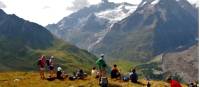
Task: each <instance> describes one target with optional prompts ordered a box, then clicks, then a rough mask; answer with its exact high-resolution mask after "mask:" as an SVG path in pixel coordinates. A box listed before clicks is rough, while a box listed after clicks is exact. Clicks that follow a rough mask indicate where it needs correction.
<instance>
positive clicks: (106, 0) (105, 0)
mask: <svg viewBox="0 0 200 87" xmlns="http://www.w3.org/2000/svg"><path fill="white" fill-rule="evenodd" d="M101 2H102V3H109V1H108V0H101Z"/></svg>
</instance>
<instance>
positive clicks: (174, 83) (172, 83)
mask: <svg viewBox="0 0 200 87" xmlns="http://www.w3.org/2000/svg"><path fill="white" fill-rule="evenodd" d="M167 82H169V83H170V86H171V87H182V86H181V84H180V83H179V82H178V81H176V80H173V79H171V77H169V78H168V79H167Z"/></svg>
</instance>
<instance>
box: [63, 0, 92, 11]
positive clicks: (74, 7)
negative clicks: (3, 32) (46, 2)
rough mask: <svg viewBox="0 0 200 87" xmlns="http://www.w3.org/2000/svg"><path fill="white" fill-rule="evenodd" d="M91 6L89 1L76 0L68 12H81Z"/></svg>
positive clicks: (68, 8)
mask: <svg viewBox="0 0 200 87" xmlns="http://www.w3.org/2000/svg"><path fill="white" fill-rule="evenodd" d="M88 5H89V2H88V0H74V1H73V2H72V6H71V7H67V10H72V11H76V10H79V9H81V8H83V7H86V6H88Z"/></svg>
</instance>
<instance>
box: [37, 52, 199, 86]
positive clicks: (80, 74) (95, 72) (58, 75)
mask: <svg viewBox="0 0 200 87" xmlns="http://www.w3.org/2000/svg"><path fill="white" fill-rule="evenodd" d="M96 65H97V67H98V68H96V67H93V68H92V70H91V76H92V77H94V78H97V79H99V85H100V86H101V87H108V78H107V69H106V68H107V67H108V66H107V64H106V62H105V61H104V54H101V56H100V58H99V59H98V60H97V61H96ZM38 66H39V71H40V77H41V79H43V80H44V79H47V80H49V81H52V80H55V79H59V80H64V79H66V78H68V79H69V80H76V79H84V78H85V77H87V73H85V72H84V71H83V70H82V69H78V70H77V71H76V72H74V73H73V75H71V76H69V75H67V74H66V73H65V72H64V71H63V69H62V67H61V66H59V65H57V71H55V58H54V56H50V57H46V56H44V55H42V56H40V57H39V60H38ZM46 69H47V70H48V72H49V77H47V78H45V70H46ZM110 77H111V79H118V80H123V81H125V82H128V81H129V80H130V81H131V82H132V83H139V82H138V75H137V73H136V69H135V68H132V69H131V72H130V73H129V75H128V76H122V74H121V73H120V70H119V69H118V66H117V65H116V64H114V65H113V67H112V69H111V71H110ZM167 82H169V83H170V85H171V87H181V85H180V83H179V82H178V81H176V80H173V79H172V78H171V77H168V78H167ZM146 87H151V84H150V82H149V81H148V82H147V85H146ZM189 87H198V86H197V84H196V83H190V84H189Z"/></svg>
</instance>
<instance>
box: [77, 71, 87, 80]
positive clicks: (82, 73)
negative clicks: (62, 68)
mask: <svg viewBox="0 0 200 87" xmlns="http://www.w3.org/2000/svg"><path fill="white" fill-rule="evenodd" d="M86 76H87V74H86V73H84V72H83V70H82V69H79V70H78V72H76V78H77V79H84V78H85V77H86Z"/></svg>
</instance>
